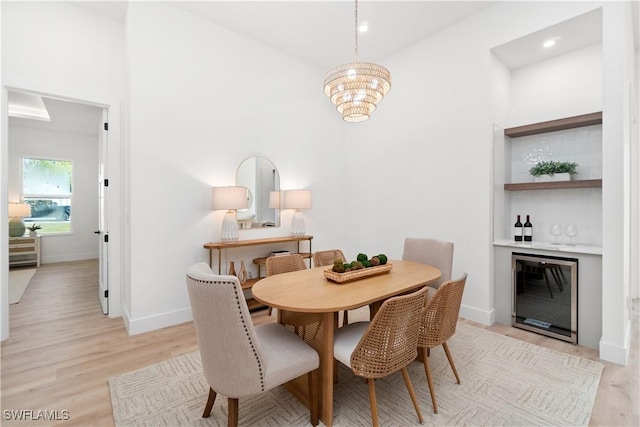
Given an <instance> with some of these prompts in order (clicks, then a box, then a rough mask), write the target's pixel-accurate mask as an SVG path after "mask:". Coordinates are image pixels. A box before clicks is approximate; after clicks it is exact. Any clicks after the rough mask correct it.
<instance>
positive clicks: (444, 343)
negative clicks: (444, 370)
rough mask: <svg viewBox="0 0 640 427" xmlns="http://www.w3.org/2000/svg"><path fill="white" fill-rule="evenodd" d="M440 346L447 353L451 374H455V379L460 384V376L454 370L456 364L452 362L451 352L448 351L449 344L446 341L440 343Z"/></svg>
mask: <svg viewBox="0 0 640 427" xmlns="http://www.w3.org/2000/svg"><path fill="white" fill-rule="evenodd" d="M442 347H443V348H444V352H445V353H446V354H447V359H449V365H451V369H453V375H455V376H456V381H457V382H458V384H460V377H459V376H458V371H456V364H455V363H453V357H451V353H450V352H449V346H448V345H447V343H446V341H445V342H443V343H442Z"/></svg>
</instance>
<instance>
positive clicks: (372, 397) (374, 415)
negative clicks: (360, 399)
mask: <svg viewBox="0 0 640 427" xmlns="http://www.w3.org/2000/svg"><path fill="white" fill-rule="evenodd" d="M374 381H375V380H374V379H373V378H369V379H367V384H369V402H370V404H371V420H372V423H373V427H378V404H377V403H376V385H375V383H374Z"/></svg>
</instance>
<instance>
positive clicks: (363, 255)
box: [356, 253, 369, 262]
mask: <svg viewBox="0 0 640 427" xmlns="http://www.w3.org/2000/svg"><path fill="white" fill-rule="evenodd" d="M368 259H369V257H368V256H367V255H366V254H363V253H360V254H358V256H357V258H356V260H357V261H360V262H364V261H366V260H368Z"/></svg>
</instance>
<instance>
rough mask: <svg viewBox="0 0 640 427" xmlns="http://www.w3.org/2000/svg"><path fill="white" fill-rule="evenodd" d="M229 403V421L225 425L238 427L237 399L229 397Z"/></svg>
mask: <svg viewBox="0 0 640 427" xmlns="http://www.w3.org/2000/svg"><path fill="white" fill-rule="evenodd" d="M227 400H228V402H229V419H228V422H227V425H228V426H229V427H238V399H234V398H232V397H230V398H229V399H227Z"/></svg>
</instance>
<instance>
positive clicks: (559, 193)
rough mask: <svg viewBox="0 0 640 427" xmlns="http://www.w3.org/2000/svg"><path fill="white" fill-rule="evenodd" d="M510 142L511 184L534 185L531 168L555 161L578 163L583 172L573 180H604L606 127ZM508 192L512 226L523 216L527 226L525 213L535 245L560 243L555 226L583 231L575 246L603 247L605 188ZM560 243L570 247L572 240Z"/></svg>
mask: <svg viewBox="0 0 640 427" xmlns="http://www.w3.org/2000/svg"><path fill="white" fill-rule="evenodd" d="M507 144H508V150H507V153H508V152H509V151H510V153H511V165H510V166H511V180H510V182H512V183H520V182H533V176H531V175H530V174H529V169H530V168H532V167H533V166H535V164H536V163H538V162H541V161H550V160H555V161H561V162H576V163H577V164H578V167H577V171H578V173H577V174H576V175H575V176H574V177H573V179H574V180H582V179H600V178H602V125H594V126H587V127H581V128H576V129H568V130H563V131H557V132H549V133H543V134H538V135H531V136H524V137H519V138H512V139H511V140H510V141H508V142H507ZM507 156H508V154H507ZM507 159H508V157H507ZM507 170H508V169H507ZM507 173H508V172H507ZM507 181H509V179H507ZM508 193H509V194H508V195H507V200H506V206H505V207H506V208H507V211H509V212H510V218H509V221H510V222H511V225H513V223H514V222H515V220H516V215H520V216H521V218H522V222H523V223H524V221H525V218H526V215H530V217H531V222H532V223H533V239H534V240H535V241H548V242H552V241H554V239H555V237H554V236H553V235H551V232H550V229H551V226H552V225H553V224H559V225H561V226H562V227H563V229H564V228H565V227H566V226H567V225H569V224H572V225H575V226H576V227H577V229H578V235H577V236H576V237H574V239H573V241H574V243H586V244H596V245H601V244H602V189H601V188H581V189H559V190H526V191H510V192H508ZM558 241H559V242H563V243H568V242H569V238H568V237H567V236H565V235H564V234H563V235H562V236H559V237H558Z"/></svg>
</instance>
